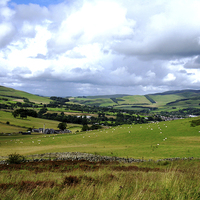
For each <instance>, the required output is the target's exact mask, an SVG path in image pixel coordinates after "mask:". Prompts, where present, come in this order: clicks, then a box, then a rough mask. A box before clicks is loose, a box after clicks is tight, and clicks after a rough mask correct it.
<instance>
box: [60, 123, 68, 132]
mask: <svg viewBox="0 0 200 200" xmlns="http://www.w3.org/2000/svg"><path fill="white" fill-rule="evenodd" d="M66 127H67V124H66V123H65V122H61V123H59V124H58V128H59V129H60V130H63V131H64V130H65V129H66Z"/></svg>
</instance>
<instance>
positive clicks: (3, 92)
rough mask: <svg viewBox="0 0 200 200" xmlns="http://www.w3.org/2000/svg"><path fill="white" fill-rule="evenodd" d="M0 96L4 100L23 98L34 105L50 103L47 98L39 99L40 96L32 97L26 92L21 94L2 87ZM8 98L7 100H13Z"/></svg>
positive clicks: (0, 87)
mask: <svg viewBox="0 0 200 200" xmlns="http://www.w3.org/2000/svg"><path fill="white" fill-rule="evenodd" d="M1 95H2V96H1ZM0 96H1V97H4V98H5V96H16V97H24V98H27V99H29V101H32V102H35V103H49V102H50V99H49V98H47V97H40V96H37V95H33V94H30V93H27V92H23V91H20V90H14V89H12V88H7V87H2V86H0ZM6 98H7V97H6ZM8 98H9V100H13V99H15V98H14V97H13V98H11V97H8Z"/></svg>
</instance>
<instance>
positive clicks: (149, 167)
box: [0, 160, 200, 200]
mask: <svg viewBox="0 0 200 200" xmlns="http://www.w3.org/2000/svg"><path fill="white" fill-rule="evenodd" d="M199 168H200V161H199V160H192V161H182V160H180V161H174V162H167V161H165V162H158V163H155V162H147V163H135V164H117V163H105V162H104V163H98V162H97V163H92V162H91V163H89V162H80V161H69V162H67V161H60V162H59V161H46V162H42V163H24V164H18V165H1V166H0V172H1V173H0V195H1V199H2V200H6V199H22V200H27V199H30V200H33V199H37V200H40V199H41V200H44V199H45V200H50V199H51V200H52V199H53V200H55V199H73V200H75V199H76V200H97V199H100V200H107V199H110V200H120V199H122V200H129V199H130V200H140V199H144V200H163V199H192V200H196V199H199V198H200V174H199Z"/></svg>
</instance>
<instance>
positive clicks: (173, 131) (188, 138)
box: [0, 118, 200, 160]
mask: <svg viewBox="0 0 200 200" xmlns="http://www.w3.org/2000/svg"><path fill="white" fill-rule="evenodd" d="M35 120H39V119H35ZM191 120H192V119H190V118H188V119H181V120H174V121H168V122H160V123H150V124H137V125H123V126H117V127H108V128H106V129H100V130H95V131H86V132H75V131H76V130H80V129H78V128H79V127H78V126H76V125H75V127H72V129H73V132H72V134H58V135H43V134H37V135H35V134H34V135H16V136H14V135H12V136H1V137H0V150H1V151H0V156H6V155H8V154H10V153H14V152H16V153H20V154H23V155H29V154H40V153H47V152H67V151H68V152H85V153H93V154H99V155H108V156H118V157H132V158H139V159H140V158H143V159H153V160H157V159H160V158H169V157H170V158H172V157H195V158H199V157H200V154H199V152H200V145H199V142H200V126H196V127H191V126H190V121H191ZM46 121H49V126H50V124H51V123H52V124H51V126H56V122H54V121H50V120H46ZM43 122H44V121H42V123H43ZM37 123H39V122H37ZM46 123H47V122H46ZM41 125H42V124H41ZM71 126H72V125H71ZM69 129H70V127H69Z"/></svg>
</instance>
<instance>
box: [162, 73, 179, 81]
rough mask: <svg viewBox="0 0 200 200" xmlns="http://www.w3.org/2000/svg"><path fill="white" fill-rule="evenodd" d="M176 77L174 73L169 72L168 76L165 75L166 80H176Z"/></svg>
mask: <svg viewBox="0 0 200 200" xmlns="http://www.w3.org/2000/svg"><path fill="white" fill-rule="evenodd" d="M175 79H176V77H175V76H174V74H172V73H169V74H167V76H165V77H164V81H165V82H169V81H174V80H175Z"/></svg>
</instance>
